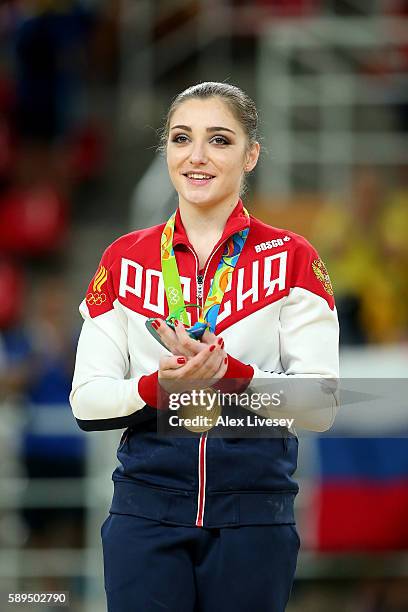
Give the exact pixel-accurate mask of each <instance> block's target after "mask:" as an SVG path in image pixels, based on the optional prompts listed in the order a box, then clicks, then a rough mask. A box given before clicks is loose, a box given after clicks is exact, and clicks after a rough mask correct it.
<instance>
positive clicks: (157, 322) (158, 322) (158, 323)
mask: <svg viewBox="0 0 408 612" xmlns="http://www.w3.org/2000/svg"><path fill="white" fill-rule="evenodd" d="M154 322H155V323H156V325H157V327H160V320H159V319H155V320H154Z"/></svg>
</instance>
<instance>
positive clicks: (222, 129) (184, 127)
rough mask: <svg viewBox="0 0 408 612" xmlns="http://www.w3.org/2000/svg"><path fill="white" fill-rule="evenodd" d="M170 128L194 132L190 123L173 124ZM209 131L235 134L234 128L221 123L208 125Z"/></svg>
mask: <svg viewBox="0 0 408 612" xmlns="http://www.w3.org/2000/svg"><path fill="white" fill-rule="evenodd" d="M170 129H171V130H175V129H179V130H184V131H185V132H192V129H191V127H189V126H188V125H173V127H171V128H170ZM207 132H231V134H235V132H234V130H230V128H226V127H222V126H220V125H218V126H217V125H216V126H213V127H208V128H207Z"/></svg>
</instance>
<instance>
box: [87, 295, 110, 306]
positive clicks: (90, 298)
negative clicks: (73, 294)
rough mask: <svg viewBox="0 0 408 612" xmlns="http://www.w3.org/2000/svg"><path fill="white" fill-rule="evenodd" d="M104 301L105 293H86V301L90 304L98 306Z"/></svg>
mask: <svg viewBox="0 0 408 612" xmlns="http://www.w3.org/2000/svg"><path fill="white" fill-rule="evenodd" d="M104 302H106V293H88V295H87V296H86V303H87V304H89V305H90V306H100V305H101V304H103V303H104Z"/></svg>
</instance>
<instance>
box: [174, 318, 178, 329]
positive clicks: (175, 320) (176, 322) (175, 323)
mask: <svg viewBox="0 0 408 612" xmlns="http://www.w3.org/2000/svg"><path fill="white" fill-rule="evenodd" d="M174 325H175V326H176V327H177V325H178V321H177V319H174Z"/></svg>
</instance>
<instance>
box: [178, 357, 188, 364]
mask: <svg viewBox="0 0 408 612" xmlns="http://www.w3.org/2000/svg"><path fill="white" fill-rule="evenodd" d="M177 363H186V358H185V357H177Z"/></svg>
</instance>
